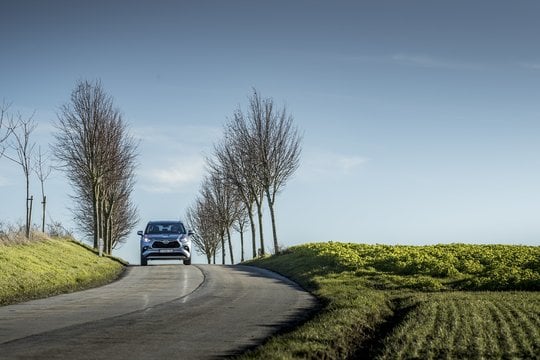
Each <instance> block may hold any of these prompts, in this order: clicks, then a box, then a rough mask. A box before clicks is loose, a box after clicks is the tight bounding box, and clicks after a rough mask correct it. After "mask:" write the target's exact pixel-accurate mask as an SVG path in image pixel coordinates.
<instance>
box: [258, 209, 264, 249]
mask: <svg viewBox="0 0 540 360" xmlns="http://www.w3.org/2000/svg"><path fill="white" fill-rule="evenodd" d="M257 216H258V218H259V219H258V220H259V237H260V241H261V248H260V251H259V254H258V255H264V235H263V223H262V218H263V214H262V202H257Z"/></svg>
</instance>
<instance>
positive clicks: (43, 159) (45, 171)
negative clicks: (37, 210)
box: [34, 146, 52, 233]
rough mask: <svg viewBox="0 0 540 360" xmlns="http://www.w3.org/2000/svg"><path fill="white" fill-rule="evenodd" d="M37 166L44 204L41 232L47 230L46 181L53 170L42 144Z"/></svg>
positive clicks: (35, 170)
mask: <svg viewBox="0 0 540 360" xmlns="http://www.w3.org/2000/svg"><path fill="white" fill-rule="evenodd" d="M35 162H36V166H35V167H34V172H35V173H36V176H37V178H38V180H39V183H40V185H41V205H42V216H41V232H43V233H44V232H45V214H46V208H47V196H45V181H46V180H47V178H48V177H49V175H50V174H51V171H52V167H51V166H50V165H49V159H48V157H47V155H46V154H43V153H42V152H41V146H40V147H39V148H38V152H37V155H36V158H35Z"/></svg>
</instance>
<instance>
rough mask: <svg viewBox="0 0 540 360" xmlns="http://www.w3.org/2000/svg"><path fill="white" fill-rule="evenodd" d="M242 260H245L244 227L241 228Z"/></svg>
mask: <svg viewBox="0 0 540 360" xmlns="http://www.w3.org/2000/svg"><path fill="white" fill-rule="evenodd" d="M240 250H241V251H240V261H241V262H244V260H245V258H244V229H243V228H242V229H241V230H240Z"/></svg>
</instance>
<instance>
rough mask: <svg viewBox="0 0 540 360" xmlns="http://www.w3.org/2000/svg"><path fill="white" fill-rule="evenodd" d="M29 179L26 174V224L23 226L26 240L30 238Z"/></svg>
mask: <svg viewBox="0 0 540 360" xmlns="http://www.w3.org/2000/svg"><path fill="white" fill-rule="evenodd" d="M30 201H31V200H30V178H29V176H28V174H26V224H25V229H24V231H25V235H26V238H27V239H28V238H29V237H30V207H31V205H30Z"/></svg>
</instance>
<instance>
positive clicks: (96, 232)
mask: <svg viewBox="0 0 540 360" xmlns="http://www.w3.org/2000/svg"><path fill="white" fill-rule="evenodd" d="M97 190H98V189H97V185H94V188H93V189H92V192H93V194H92V195H93V197H94V198H93V199H92V213H93V214H92V216H93V218H94V249H96V250H98V247H99V210H98V194H97Z"/></svg>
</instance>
